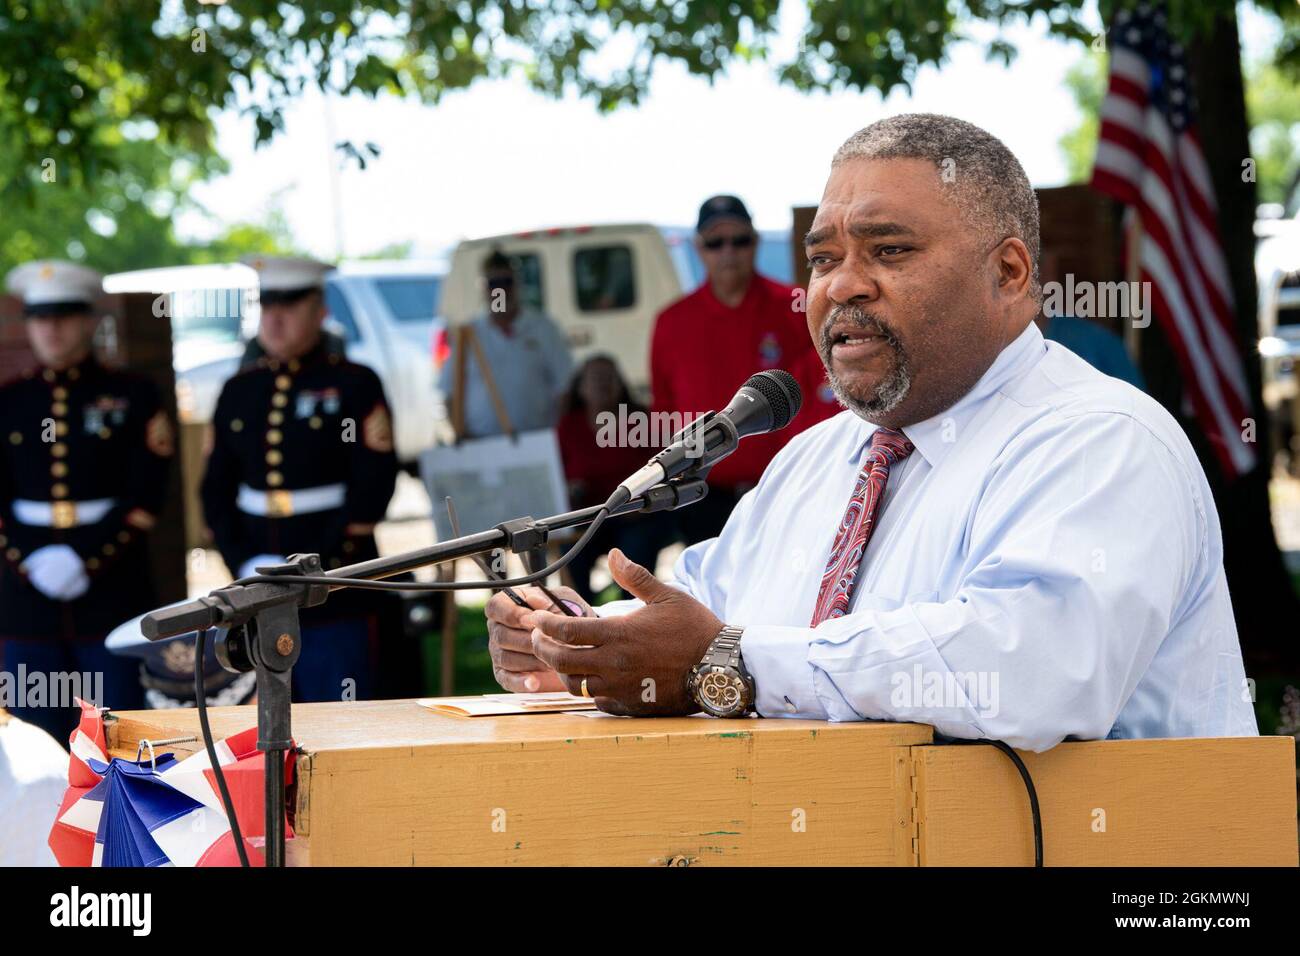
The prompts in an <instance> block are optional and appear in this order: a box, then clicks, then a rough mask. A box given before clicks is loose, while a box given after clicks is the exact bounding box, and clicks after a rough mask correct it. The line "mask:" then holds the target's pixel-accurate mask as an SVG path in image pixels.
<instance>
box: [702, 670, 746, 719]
mask: <svg viewBox="0 0 1300 956" xmlns="http://www.w3.org/2000/svg"><path fill="white" fill-rule="evenodd" d="M744 697H745V683H744V681H742V680H741V679H740V678H739V677H737V676H736V675H734V674H729V673H727V672H726V671H723V670H714V671H710V672H709V673H707V674H703V675H701V677H700V680H699V683H698V684H696V699H697V700H698V701H699V704H700V706H701V707H703V708H704V709H705V710H707V711H708V712H709V713H711V714H714V715H718V716H726V715H728V714H734V713H736V712H737V711H738V710H740V709H741V708H742V707H743V706H744Z"/></svg>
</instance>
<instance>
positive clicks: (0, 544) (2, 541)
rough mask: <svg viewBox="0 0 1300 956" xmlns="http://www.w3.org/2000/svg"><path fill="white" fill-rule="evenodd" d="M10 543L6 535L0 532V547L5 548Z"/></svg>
mask: <svg viewBox="0 0 1300 956" xmlns="http://www.w3.org/2000/svg"><path fill="white" fill-rule="evenodd" d="M8 543H9V539H8V538H6V537H5V536H4V535H2V534H0V548H3V547H4V546H5V545H6V544H8Z"/></svg>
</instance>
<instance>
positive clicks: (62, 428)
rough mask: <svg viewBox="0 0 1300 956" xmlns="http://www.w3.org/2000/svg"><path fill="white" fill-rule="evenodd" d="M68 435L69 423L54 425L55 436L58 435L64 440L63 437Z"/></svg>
mask: <svg viewBox="0 0 1300 956" xmlns="http://www.w3.org/2000/svg"><path fill="white" fill-rule="evenodd" d="M67 433H68V423H67V422H55V423H54V434H56V435H58V436H59V437H60V438H62V437H63V436H64V435H66V434H67Z"/></svg>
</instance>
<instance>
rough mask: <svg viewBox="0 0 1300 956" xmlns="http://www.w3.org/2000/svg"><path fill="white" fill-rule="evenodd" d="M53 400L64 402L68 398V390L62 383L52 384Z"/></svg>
mask: <svg viewBox="0 0 1300 956" xmlns="http://www.w3.org/2000/svg"><path fill="white" fill-rule="evenodd" d="M54 400H55V401H56V402H66V401H67V400H68V390H67V389H66V388H64V387H63V386H62V385H56V386H54Z"/></svg>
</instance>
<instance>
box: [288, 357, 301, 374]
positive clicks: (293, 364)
mask: <svg viewBox="0 0 1300 956" xmlns="http://www.w3.org/2000/svg"><path fill="white" fill-rule="evenodd" d="M300 368H302V363H300V362H299V361H298V360H297V359H289V371H290V372H296V371H298V369H300Z"/></svg>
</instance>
